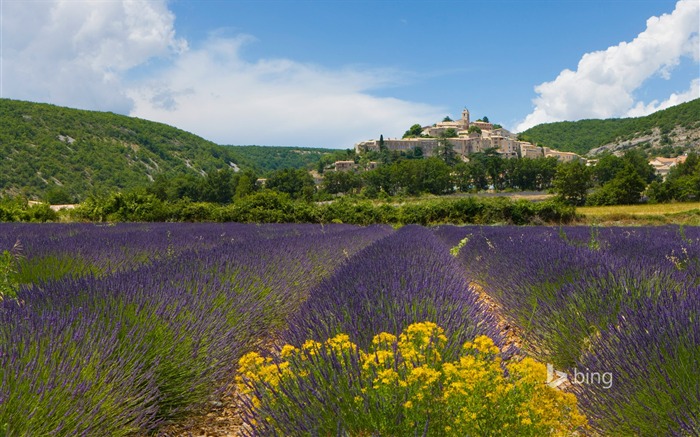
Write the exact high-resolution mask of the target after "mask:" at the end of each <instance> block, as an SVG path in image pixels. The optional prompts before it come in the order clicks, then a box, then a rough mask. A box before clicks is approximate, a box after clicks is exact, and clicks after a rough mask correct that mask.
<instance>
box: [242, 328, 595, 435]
mask: <svg viewBox="0 0 700 437" xmlns="http://www.w3.org/2000/svg"><path fill="white" fill-rule="evenodd" d="M446 344H447V337H446V336H445V333H444V332H443V330H442V328H440V327H439V326H437V325H436V324H435V323H432V322H422V323H415V324H412V325H410V326H408V327H407V328H406V329H405V330H404V331H403V332H402V333H401V334H400V335H399V336H398V338H397V337H396V336H394V335H393V334H389V333H380V334H378V335H376V336H375V337H374V339H373V341H372V343H371V345H370V346H369V347H368V349H367V350H365V351H363V350H361V349H360V348H358V347H357V346H356V345H355V344H354V343H352V342H351V341H350V339H349V337H348V336H347V335H345V334H339V335H337V336H335V337H333V338H331V339H329V340H326V341H325V342H323V343H320V342H315V341H307V342H306V343H305V344H304V345H302V346H301V347H300V348H295V347H293V346H289V345H287V346H285V347H284V348H282V350H281V352H280V354H279V357H278V358H276V359H272V358H269V357H267V358H264V357H262V356H260V355H259V354H257V353H255V352H252V353H249V354H247V355H245V356H244V357H242V358H241V360H240V362H239V375H238V389H239V393H240V394H241V396H242V398H243V399H244V402H243V403H244V406H245V408H244V410H245V411H244V413H245V415H244V416H245V420H246V421H247V422H248V424H249V425H250V426H251V428H250V429H251V430H252V432H253V433H254V434H268V433H276V434H281V435H340V434H343V435H352V436H361V435H396V436H398V435H414V434H416V433H420V434H422V435H423V434H424V435H429V436H453V435H454V436H464V435H474V436H479V435H517V436H540V435H571V434H573V433H575V432H576V431H577V430H578V429H581V428H583V427H585V426H586V418H585V417H584V416H583V415H582V414H581V413H580V412H579V410H578V408H577V405H576V398H575V397H574V396H573V395H571V394H568V393H564V392H561V391H558V390H556V389H553V388H550V387H549V386H547V385H546V383H545V381H546V367H545V366H544V365H543V364H541V363H538V362H536V361H534V360H532V359H530V358H525V359H523V360H521V361H518V362H509V363H507V364H505V365H504V364H503V363H502V360H501V356H500V351H499V349H498V347H497V346H496V345H495V344H494V342H493V341H492V340H491V339H490V338H488V337H486V336H479V337H476V338H475V339H474V340H473V341H471V342H467V343H465V344H464V346H463V348H462V350H461V353H460V355H459V357H458V359H456V360H454V361H449V362H443V359H442V356H443V351H444V348H445V345H446Z"/></svg>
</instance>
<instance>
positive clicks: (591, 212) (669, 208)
mask: <svg viewBox="0 0 700 437" xmlns="http://www.w3.org/2000/svg"><path fill="white" fill-rule="evenodd" d="M692 210H700V202H692V203H659V204H654V205H650V204H645V205H614V206H584V207H580V208H576V212H577V213H578V214H582V215H584V216H586V217H601V216H614V215H618V216H625V215H631V216H637V215H666V214H676V213H680V212H687V211H692Z"/></svg>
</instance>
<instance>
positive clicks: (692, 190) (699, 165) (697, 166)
mask: <svg viewBox="0 0 700 437" xmlns="http://www.w3.org/2000/svg"><path fill="white" fill-rule="evenodd" d="M648 193H649V198H650V199H651V200H652V201H654V202H670V201H674V200H675V201H679V202H688V201H696V200H698V199H700V157H698V155H697V154H695V153H689V154H688V156H687V158H686V160H685V162H683V163H680V164H678V165H676V166H674V167H672V168H671V171H670V172H669V174H668V175H667V176H666V180H665V181H663V182H659V181H655V182H652V183H651V185H650V186H649V190H648Z"/></svg>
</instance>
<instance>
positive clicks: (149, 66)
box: [2, 0, 446, 147]
mask: <svg viewBox="0 0 700 437" xmlns="http://www.w3.org/2000/svg"><path fill="white" fill-rule="evenodd" d="M3 5H4V11H3V12H4V14H3V21H2V28H3V35H4V44H3V45H4V47H3V83H2V85H3V87H2V88H3V90H4V92H3V94H4V95H3V97H9V98H15V99H22V100H31V101H40V102H49V103H54V104H57V105H65V106H70V107H77V108H83V109H96V110H105V111H114V112H118V113H124V114H130V115H134V116H138V117H142V118H146V119H151V120H156V121H160V122H164V123H169V124H172V125H174V126H177V127H180V128H183V129H186V130H189V131H191V132H193V133H195V134H198V135H201V136H203V137H205V138H207V139H211V140H213V141H216V142H218V143H222V144H266V145H304V146H329V147H351V146H352V145H353V144H354V143H355V142H357V141H360V140H364V139H368V138H369V137H378V136H379V134H384V136H385V137H389V136H397V135H400V134H402V133H403V132H404V131H405V130H406V129H407V127H408V126H410V125H412V124H414V123H425V122H429V121H433V120H435V119H438V118H439V117H441V115H440V114H444V113H445V112H446V111H445V109H444V108H435V107H432V106H429V105H422V104H418V103H412V102H407V101H402V100H398V99H393V98H380V97H376V96H373V95H372V91H373V90H377V89H379V88H382V87H387V86H394V85H397V84H401V83H402V82H403V81H405V80H407V78H408V76H407V75H406V74H405V73H403V74H398V73H397V72H394V71H390V70H382V69H372V70H370V69H362V68H350V67H348V68H342V69H334V70H329V69H324V68H322V67H320V66H316V65H310V64H304V63H299V62H295V61H293V60H287V59H260V60H255V61H247V60H244V59H242V58H241V56H240V49H241V46H242V45H244V44H246V43H249V42H250V41H251V40H253V38H252V37H250V36H245V35H242V36H238V37H236V38H222V37H215V36H212V37H211V38H210V39H209V40H208V41H206V42H205V43H203V44H202V45H201V47H197V48H196V49H195V48H190V47H189V44H188V43H187V42H186V41H184V40H183V39H180V38H178V37H177V36H176V34H175V27H174V26H175V16H174V14H173V13H172V12H171V11H170V10H169V9H168V7H167V0H124V1H87V0H46V1H25V0H5V1H4V3H3ZM154 59H158V60H159V61H158V62H153V60H154ZM137 77H141V79H137ZM144 77H145V78H146V79H143V78H144Z"/></svg>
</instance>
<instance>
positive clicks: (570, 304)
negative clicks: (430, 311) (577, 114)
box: [436, 227, 700, 435]
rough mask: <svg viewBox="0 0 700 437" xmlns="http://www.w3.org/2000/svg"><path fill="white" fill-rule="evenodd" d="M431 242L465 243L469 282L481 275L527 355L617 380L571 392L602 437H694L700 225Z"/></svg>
mask: <svg viewBox="0 0 700 437" xmlns="http://www.w3.org/2000/svg"><path fill="white" fill-rule="evenodd" d="M436 234H438V235H439V236H440V238H442V239H443V240H444V241H447V242H449V244H454V245H455V246H457V245H458V244H460V243H459V242H462V244H461V245H462V247H461V249H459V259H460V261H461V262H462V264H463V266H464V269H465V274H466V275H468V276H470V277H477V278H479V281H480V282H481V283H482V284H484V285H485V288H486V290H487V291H488V292H489V293H490V294H491V295H492V296H493V297H494V298H495V299H496V300H497V301H498V302H499V303H501V305H502V307H503V311H504V313H505V314H506V315H507V316H508V317H509V318H511V319H512V320H513V321H514V322H515V323H516V324H518V325H519V326H520V328H521V329H522V330H523V332H524V343H525V351H526V352H527V353H529V354H532V355H535V356H537V357H538V358H540V359H541V360H543V361H548V362H552V363H555V365H557V367H559V368H562V369H564V370H566V371H567V373H569V374H570V375H572V374H575V373H574V372H583V373H580V374H582V375H589V376H590V375H593V376H598V377H600V375H601V374H607V375H609V379H610V380H611V383H610V384H601V383H600V381H599V380H598V381H597V384H595V383H593V384H592V383H590V381H587V383H584V384H582V385H578V386H576V389H577V394H578V395H579V398H580V399H581V400H582V407H583V409H584V412H585V413H586V414H587V415H589V416H590V417H591V419H592V423H593V424H594V426H595V427H596V428H597V429H598V430H599V431H600V432H602V434H603V435H655V434H660V435H670V434H679V435H693V434H697V433H698V430H699V429H700V422H699V421H698V418H699V417H700V414H699V412H698V409H697V408H698V405H700V377H699V376H698V375H699V374H698V373H697V372H696V371H695V370H694V369H697V368H698V367H699V366H700V349H698V348H697V344H699V341H698V327H699V326H700V322H699V321H698V320H699V319H698V307H697V304H698V302H700V292H699V290H698V287H697V283H698V273H699V272H698V269H697V267H696V266H697V263H698V241H699V240H698V238H697V237H698V229H697V228H686V229H683V228H678V227H658V228H601V229H598V228H559V229H556V228H538V227H533V228H514V227H499V228H481V227H469V228H456V227H444V228H440V229H437V230H436ZM465 238H466V240H465ZM679 253H682V254H683V255H684V258H683V259H681V260H679V259H678V258H674V256H675V255H678V254H679ZM633 399H636V400H635V401H632V400H633Z"/></svg>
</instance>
